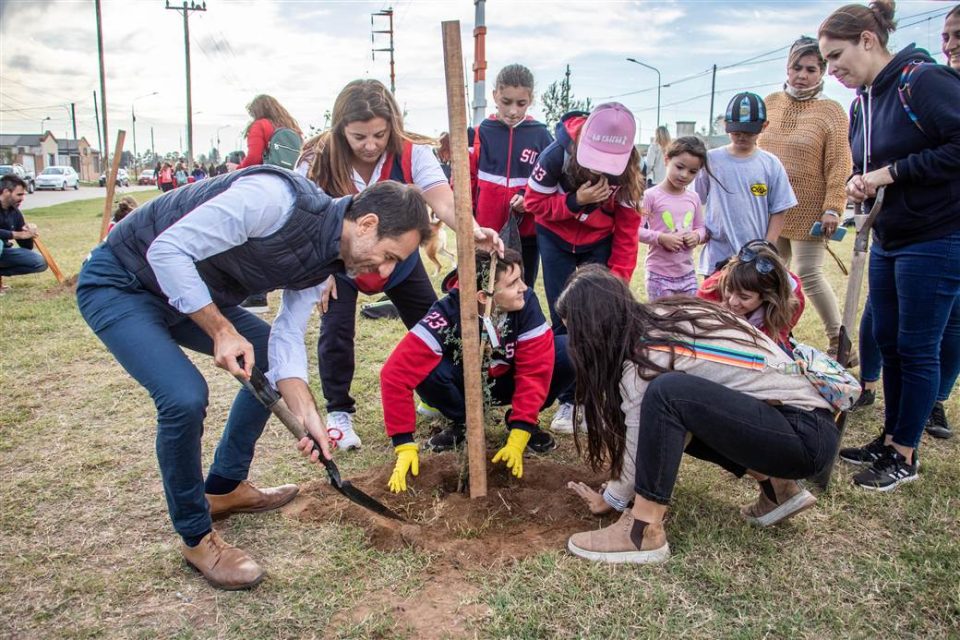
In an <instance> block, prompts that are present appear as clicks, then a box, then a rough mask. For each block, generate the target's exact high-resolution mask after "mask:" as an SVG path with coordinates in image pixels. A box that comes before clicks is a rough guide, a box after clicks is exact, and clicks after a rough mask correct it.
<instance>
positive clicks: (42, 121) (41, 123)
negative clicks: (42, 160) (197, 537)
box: [40, 116, 53, 138]
mask: <svg viewBox="0 0 960 640" xmlns="http://www.w3.org/2000/svg"><path fill="white" fill-rule="evenodd" d="M47 120H53V118H51V117H50V116H47V117H46V118H44V119H43V120H41V121H40V137H41V138H42V137H43V123H44V122H46V121H47Z"/></svg>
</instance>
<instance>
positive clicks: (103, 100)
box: [93, 0, 110, 168]
mask: <svg viewBox="0 0 960 640" xmlns="http://www.w3.org/2000/svg"><path fill="white" fill-rule="evenodd" d="M94 5H95V7H96V10H97V53H99V54H100V112H101V114H102V115H103V142H104V143H105V144H104V145H103V147H101V148H100V151H101V154H102V155H101V157H102V158H103V166H104V168H106V167H107V165H108V164H109V160H110V151H109V150H108V149H107V145H109V144H110V135H109V132H108V130H107V74H106V72H105V71H104V68H103V20H102V18H101V17H100V0H94ZM93 95H94V105H96V95H97V94H96V92H94V94H93Z"/></svg>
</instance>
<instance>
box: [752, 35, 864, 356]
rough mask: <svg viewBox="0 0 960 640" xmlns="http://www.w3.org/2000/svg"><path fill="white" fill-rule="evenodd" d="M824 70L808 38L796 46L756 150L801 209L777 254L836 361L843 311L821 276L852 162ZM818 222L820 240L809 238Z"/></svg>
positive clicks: (793, 213)
mask: <svg viewBox="0 0 960 640" xmlns="http://www.w3.org/2000/svg"><path fill="white" fill-rule="evenodd" d="M826 66H827V65H826V62H825V61H824V59H823V57H821V55H820V49H819V47H818V46H817V41H816V40H814V39H813V38H807V37H803V38H800V39H799V40H797V41H796V42H794V43H793V46H792V47H790V55H789V57H788V58H787V81H786V82H785V83H784V85H783V91H778V92H777V93H774V94H773V95H770V96H767V98H766V99H765V102H766V104H767V118H768V120H769V122H770V124H769V126H768V127H767V129H766V131H764V133H763V134H762V135H761V136H760V141H759V145H760V147H761V148H762V149H764V150H766V151H769V152H770V153H772V154H774V155H775V156H777V157H778V158H779V159H780V162H782V163H783V166H784V167H785V168H786V170H787V176H788V177H789V178H790V185H791V186H792V187H793V191H794V193H796V195H797V200H798V201H799V204H798V205H797V206H796V207H794V208H793V209H790V210H789V211H787V213H786V214H785V215H786V223H785V226H784V228H783V232H782V233H781V234H780V239H779V240H778V242H777V244H778V249H779V251H780V255H782V256H783V258H784V260H786V261H787V262H788V264H790V263H792V264H791V270H792V271H794V272H795V273H796V274H797V275H798V276H800V280H801V281H802V282H803V290H804V293H806V295H807V298H808V299H809V300H810V301H811V302H812V303H813V306H814V308H815V309H816V310H817V313H818V314H819V315H820V319H821V320H822V321H823V324H824V329H825V330H826V334H827V338H828V339H829V340H830V352H831V355H836V348H837V342H838V334H839V332H840V308H839V307H838V305H837V297H836V295H835V294H834V292H833V289H832V288H831V287H830V283H828V282H827V279H826V277H825V276H824V274H823V261H824V257H825V253H826V252H825V249H826V242H827V241H826V238H829V237H830V236H831V235H833V232H834V231H836V229H837V225H838V224H839V223H840V216H841V214H842V213H843V210H844V207H845V206H846V201H847V196H846V192H845V184H846V180H847V178H848V177H849V176H850V172H851V168H852V160H851V157H850V146H849V144H848V143H847V126H848V125H847V115H846V113H844V111H843V107H841V106H840V105H839V104H838V103H836V102H835V101H833V100H829V99H826V98H823V97H822V93H823V74H824V71H825V70H826ZM818 221H819V222H820V225H821V228H822V229H823V234H822V235H821V236H819V237H815V236H811V235H810V230H811V227H813V224H814V223H815V222H818Z"/></svg>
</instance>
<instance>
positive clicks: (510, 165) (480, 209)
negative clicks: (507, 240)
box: [470, 115, 553, 237]
mask: <svg viewBox="0 0 960 640" xmlns="http://www.w3.org/2000/svg"><path fill="white" fill-rule="evenodd" d="M471 133H472V134H473V149H472V153H471V154H470V181H471V187H472V188H473V194H474V198H473V202H474V213H475V215H476V217H477V223H479V224H480V226H481V227H490V228H491V229H496V230H497V231H499V230H501V229H502V228H503V226H504V225H505V224H506V223H507V220H508V219H509V215H510V199H511V198H513V196H514V195H516V194H518V193H519V194H521V195H522V194H523V193H524V190H525V189H526V186H527V178H529V177H530V173H531V172H532V171H533V166H534V164H535V163H536V161H537V156H538V155H540V152H541V151H543V150H544V149H545V148H547V146H548V145H549V144H550V143H551V142H552V141H553V139H552V138H551V137H550V131H549V130H548V129H547V125H545V124H543V123H542V122H538V121H536V120H534V119H533V118H531V117H529V116H527V118H526V119H525V120H523V121H522V122H520V123H519V124H518V125H517V126H515V127H510V126H507V125H506V124H504V123H503V122H502V121H501V120H500V119H499V118H497V116H496V115H492V116H490V117H489V118H487V119H486V120H484V121H483V122H481V123H480V126H479V127H477V129H476V130H475V131H472V132H471ZM518 215H519V216H520V219H519V227H520V235H521V236H523V237H530V236H534V235H536V228H535V227H534V223H533V216H532V215H530V214H529V213H523V214H518Z"/></svg>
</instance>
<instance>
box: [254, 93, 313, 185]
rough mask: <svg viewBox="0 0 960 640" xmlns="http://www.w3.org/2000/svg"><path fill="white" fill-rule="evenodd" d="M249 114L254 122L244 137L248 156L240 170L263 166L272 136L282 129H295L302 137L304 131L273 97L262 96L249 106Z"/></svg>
mask: <svg viewBox="0 0 960 640" xmlns="http://www.w3.org/2000/svg"><path fill="white" fill-rule="evenodd" d="M247 113H249V114H250V117H251V118H253V121H252V122H251V123H250V124H249V125H247V130H246V131H244V135H245V136H246V138H247V155H246V157H245V158H244V159H243V161H242V162H240V166H239V168H240V169H243V168H244V167H252V166H253V165H257V164H263V151H264V150H265V149H266V148H267V143H268V142H269V141H270V136H272V135H273V132H274V131H276V130H277V129H278V128H280V127H284V128H287V129H293V130H294V131H296V132H297V133H298V134H299V135H300V137H301V138H302V137H303V131H301V130H300V125H299V124H297V121H296V120H294V118H293V116H291V115H290V113H289V112H288V111H287V110H286V109H284V108H283V105H281V104H280V103H279V102H277V99H276V98H274V97H273V96H268V95H266V94H260V95H258V96H257V97H256V98H254V99H253V101H252V102H251V103H250V104H248V105H247Z"/></svg>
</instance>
